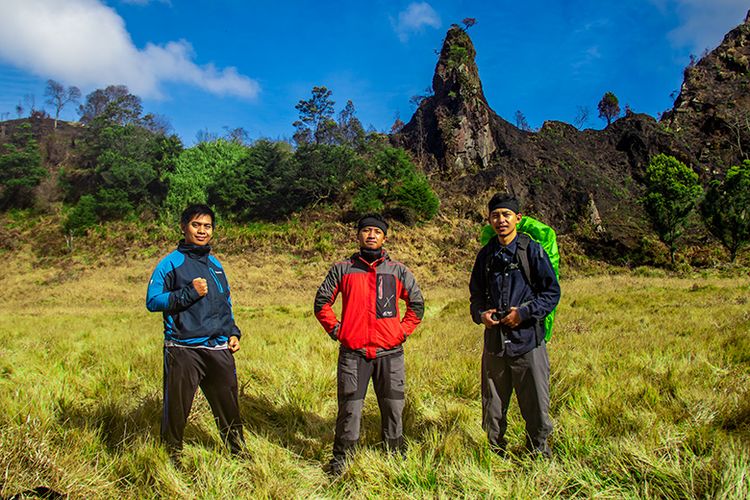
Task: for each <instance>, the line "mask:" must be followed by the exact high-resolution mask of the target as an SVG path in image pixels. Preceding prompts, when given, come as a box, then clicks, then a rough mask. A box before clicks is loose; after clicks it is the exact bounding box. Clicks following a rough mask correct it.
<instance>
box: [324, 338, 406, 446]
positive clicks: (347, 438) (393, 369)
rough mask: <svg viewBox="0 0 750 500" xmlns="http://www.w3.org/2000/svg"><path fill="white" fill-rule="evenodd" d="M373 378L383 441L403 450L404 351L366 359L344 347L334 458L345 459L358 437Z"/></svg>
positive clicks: (339, 378)
mask: <svg viewBox="0 0 750 500" xmlns="http://www.w3.org/2000/svg"><path fill="white" fill-rule="evenodd" d="M370 378H372V384H373V387H374V388H375V395H376V396H377V398H378V406H379V407H380V429H381V437H382V439H383V442H384V443H385V446H386V447H387V448H390V449H400V448H402V446H403V425H402V422H401V414H402V413H403V411H404V387H405V384H404V380H405V372H404V352H403V351H401V352H398V353H395V354H391V355H388V356H384V357H382V358H375V359H366V358H365V357H364V356H362V355H360V354H358V353H356V352H352V351H350V350H348V349H345V348H343V347H342V348H341V349H340V350H339V362H338V369H337V385H338V390H337V392H338V406H339V409H338V416H337V417H336V437H335V438H334V441H333V459H334V461H341V460H343V459H344V458H345V454H346V452H348V451H350V450H351V448H352V447H353V446H354V445H355V444H356V443H357V440H358V439H359V427H360V421H361V420H362V407H363V405H364V402H365V394H366V393H367V385H368V384H369V383H370Z"/></svg>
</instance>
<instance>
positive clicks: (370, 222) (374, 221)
mask: <svg viewBox="0 0 750 500" xmlns="http://www.w3.org/2000/svg"><path fill="white" fill-rule="evenodd" d="M368 226H372V227H377V228H378V229H380V230H381V231H383V234H386V233H387V232H388V223H387V222H386V221H385V220H383V218H382V217H381V216H380V215H378V214H368V215H365V216H364V217H362V218H361V219H359V222H357V231H358V232H359V231H361V230H362V229H364V228H366V227H368Z"/></svg>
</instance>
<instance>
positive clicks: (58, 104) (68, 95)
mask: <svg viewBox="0 0 750 500" xmlns="http://www.w3.org/2000/svg"><path fill="white" fill-rule="evenodd" d="M44 95H45V97H46V98H47V100H46V101H45V102H46V103H47V104H49V105H50V106H52V107H53V108H55V128H57V121H58V120H59V119H60V112H61V111H62V110H63V108H64V107H65V105H66V104H68V103H70V102H73V103H77V102H78V101H79V100H80V99H81V91H80V90H79V88H78V87H76V86H70V87H68V88H65V86H64V85H63V84H61V83H60V82H56V81H55V80H47V88H46V89H45V90H44Z"/></svg>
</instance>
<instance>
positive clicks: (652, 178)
mask: <svg viewBox="0 0 750 500" xmlns="http://www.w3.org/2000/svg"><path fill="white" fill-rule="evenodd" d="M645 184H646V196H645V197H644V198H643V204H644V206H645V208H646V213H647V214H648V216H649V217H650V218H651V222H652V223H653V225H654V229H655V230H656V232H657V234H658V235H659V238H661V240H662V241H663V242H664V243H665V244H666V245H667V247H669V256H670V259H671V261H672V263H674V262H675V258H674V255H675V251H676V250H677V240H678V239H679V237H680V236H681V235H682V230H683V228H684V226H685V224H686V222H687V218H688V216H689V215H690V212H692V211H693V208H694V207H695V206H696V204H697V202H698V199H699V197H700V196H701V194H702V192H703V189H702V188H701V186H700V184H699V183H698V174H696V173H695V172H693V171H692V170H691V169H690V168H688V167H687V166H686V165H685V164H684V163H682V162H681V161H679V160H677V159H676V158H675V157H674V156H668V155H665V154H659V155H656V156H654V157H653V158H652V159H651V162H650V163H649V165H648V167H646V176H645Z"/></svg>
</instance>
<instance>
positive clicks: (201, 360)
mask: <svg viewBox="0 0 750 500" xmlns="http://www.w3.org/2000/svg"><path fill="white" fill-rule="evenodd" d="M198 386H200V388H201V390H202V391H203V394H204V395H205V396H206V399H207V400H208V404H209V405H210V406H211V411H212V412H213V414H214V419H215V420H216V424H217V425H218V427H219V432H220V434H221V438H222V441H224V443H225V444H226V445H227V446H228V447H229V449H230V450H231V451H232V453H236V452H239V451H240V450H242V448H243V445H244V438H243V436H242V422H241V421H240V406H239V397H238V395H237V369H236V368H235V365H234V356H233V355H232V353H231V352H229V349H221V350H210V349H193V348H186V347H165V348H164V409H163V413H162V421H161V439H162V441H163V442H164V443H165V444H166V446H167V447H168V448H169V450H170V451H171V452H179V451H180V450H182V437H183V434H184V432H185V424H186V423H187V418H188V415H189V414H190V408H191V407H192V405H193V398H194V397H195V391H196V390H197V389H198Z"/></svg>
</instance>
